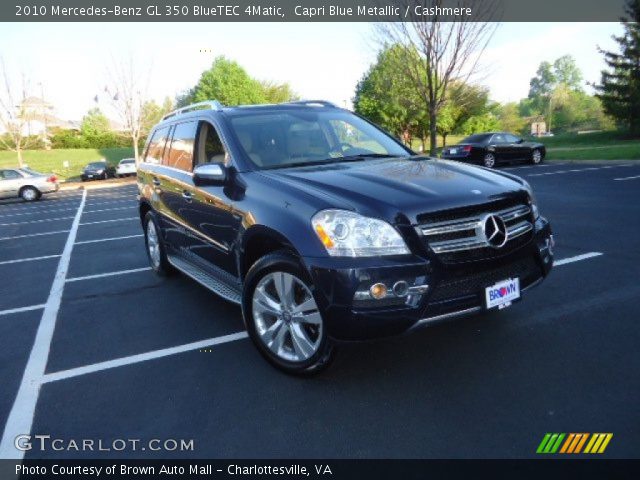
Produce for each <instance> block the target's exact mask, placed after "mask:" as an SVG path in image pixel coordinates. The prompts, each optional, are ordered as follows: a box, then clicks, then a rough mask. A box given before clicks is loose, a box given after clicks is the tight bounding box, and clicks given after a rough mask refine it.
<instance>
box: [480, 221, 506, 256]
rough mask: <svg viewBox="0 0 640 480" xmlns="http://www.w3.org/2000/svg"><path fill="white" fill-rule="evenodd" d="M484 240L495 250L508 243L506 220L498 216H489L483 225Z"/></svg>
mask: <svg viewBox="0 0 640 480" xmlns="http://www.w3.org/2000/svg"><path fill="white" fill-rule="evenodd" d="M482 229H483V232H484V238H485V241H486V242H487V244H488V245H489V246H491V247H493V248H500V247H502V246H504V244H505V243H507V240H508V237H509V235H508V233H507V226H506V225H505V223H504V220H502V218H500V217H499V216H498V215H487V216H486V217H485V219H484V223H483V224H482Z"/></svg>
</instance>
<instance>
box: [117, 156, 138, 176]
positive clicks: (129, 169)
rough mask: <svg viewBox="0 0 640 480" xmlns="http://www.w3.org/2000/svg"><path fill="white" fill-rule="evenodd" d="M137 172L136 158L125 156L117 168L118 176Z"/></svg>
mask: <svg viewBox="0 0 640 480" xmlns="http://www.w3.org/2000/svg"><path fill="white" fill-rule="evenodd" d="M135 174H136V159H135V158H123V159H122V160H120V163H118V166H117V168H116V177H118V178H119V177H128V176H129V175H135Z"/></svg>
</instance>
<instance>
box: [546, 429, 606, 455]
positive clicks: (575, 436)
mask: <svg viewBox="0 0 640 480" xmlns="http://www.w3.org/2000/svg"><path fill="white" fill-rule="evenodd" d="M612 438H613V433H569V434H566V433H545V435H544V437H543V438H542V441H541V442H540V445H538V449H537V450H536V453H543V454H545V453H546V454H553V453H592V454H593V453H595V454H598V453H604V451H605V450H606V448H607V447H608V446H609V442H610V441H611V439H612ZM585 445H586V446H585ZM583 449H584V450H583Z"/></svg>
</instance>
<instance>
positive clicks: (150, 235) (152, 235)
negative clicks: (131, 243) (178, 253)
mask: <svg viewBox="0 0 640 480" xmlns="http://www.w3.org/2000/svg"><path fill="white" fill-rule="evenodd" d="M147 250H148V252H149V259H150V260H151V264H152V266H153V268H155V269H158V268H159V267H160V241H159V240H158V232H157V230H156V226H155V224H154V223H153V221H152V220H150V221H149V222H147Z"/></svg>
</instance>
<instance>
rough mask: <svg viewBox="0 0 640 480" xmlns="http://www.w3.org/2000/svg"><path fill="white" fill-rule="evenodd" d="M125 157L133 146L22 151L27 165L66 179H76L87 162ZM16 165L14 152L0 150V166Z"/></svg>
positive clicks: (129, 153) (131, 151)
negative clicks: (67, 166)
mask: <svg viewBox="0 0 640 480" xmlns="http://www.w3.org/2000/svg"><path fill="white" fill-rule="evenodd" d="M127 157H133V148H103V149H68V150H67V149H60V150H26V151H25V152H24V153H23V159H24V163H25V164H27V165H28V166H29V167H31V168H33V169H34V170H37V171H39V172H43V173H55V174H56V175H58V176H59V177H61V178H63V179H68V180H71V179H73V180H76V179H77V177H79V175H80V172H81V171H82V168H83V167H84V166H85V165H86V164H87V163H89V162H95V161H97V160H100V159H102V158H104V159H105V160H107V162H109V163H110V164H112V165H116V164H117V163H118V162H119V161H120V160H122V159H123V158H127ZM65 161H68V162H69V168H64V166H63V165H64V163H63V162H65ZM17 165H18V160H17V157H16V154H15V152H6V151H0V167H16V166H17Z"/></svg>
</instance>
